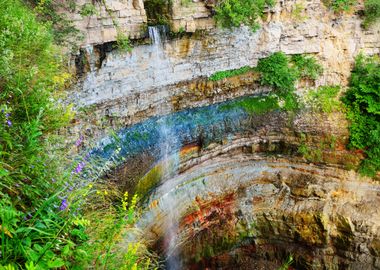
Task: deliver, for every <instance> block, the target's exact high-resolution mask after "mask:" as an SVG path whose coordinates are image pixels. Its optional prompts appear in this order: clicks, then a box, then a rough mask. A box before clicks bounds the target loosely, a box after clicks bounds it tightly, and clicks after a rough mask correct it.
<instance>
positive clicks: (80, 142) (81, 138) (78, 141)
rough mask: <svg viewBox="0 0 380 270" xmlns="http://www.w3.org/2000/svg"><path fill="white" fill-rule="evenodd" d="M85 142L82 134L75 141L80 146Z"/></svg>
mask: <svg viewBox="0 0 380 270" xmlns="http://www.w3.org/2000/svg"><path fill="white" fill-rule="evenodd" d="M82 142H83V136H82V135H80V137H79V139H78V140H77V141H76V142H75V146H76V147H79V146H80V145H81V144H82Z"/></svg>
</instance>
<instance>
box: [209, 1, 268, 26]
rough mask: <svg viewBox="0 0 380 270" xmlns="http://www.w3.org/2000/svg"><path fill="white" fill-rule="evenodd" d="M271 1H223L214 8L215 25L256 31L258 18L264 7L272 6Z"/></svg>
mask: <svg viewBox="0 0 380 270" xmlns="http://www.w3.org/2000/svg"><path fill="white" fill-rule="evenodd" d="M273 4H274V1H273V0H223V1H219V2H218V4H217V5H216V8H215V12H216V15H215V19H216V21H217V24H218V25H220V26H221V27H224V28H233V27H240V26H242V25H246V26H248V27H250V28H251V29H252V31H256V30H257V28H258V27H259V25H258V22H257V20H258V18H259V17H261V16H262V14H263V11H264V8H265V6H273Z"/></svg>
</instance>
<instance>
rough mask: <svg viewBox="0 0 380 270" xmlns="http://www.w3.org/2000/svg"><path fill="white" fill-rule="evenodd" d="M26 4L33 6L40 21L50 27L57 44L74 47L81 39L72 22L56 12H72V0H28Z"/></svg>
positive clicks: (73, 5)
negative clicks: (63, 10)
mask: <svg viewBox="0 0 380 270" xmlns="http://www.w3.org/2000/svg"><path fill="white" fill-rule="evenodd" d="M28 2H31V3H32V5H33V6H35V8H34V11H35V12H36V13H37V14H38V19H39V20H40V21H42V22H44V23H47V24H51V25H52V33H53V37H54V40H55V42H56V43H57V44H65V45H72V46H75V45H76V43H77V41H78V40H80V38H81V37H80V34H79V30H78V29H76V28H75V27H74V25H73V22H72V21H71V20H69V19H68V18H67V16H66V15H65V14H64V13H59V12H57V10H61V9H65V10H67V11H69V12H74V11H75V9H76V4H75V2H74V1H73V0H69V1H53V0H28Z"/></svg>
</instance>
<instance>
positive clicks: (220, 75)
mask: <svg viewBox="0 0 380 270" xmlns="http://www.w3.org/2000/svg"><path fill="white" fill-rule="evenodd" d="M252 70H253V69H252V68H251V67H249V66H245V67H241V68H239V69H232V70H226V71H218V72H216V73H214V74H212V75H211V76H210V77H209V80H210V81H219V80H222V79H225V78H230V77H233V76H237V75H241V74H245V73H247V72H250V71H252Z"/></svg>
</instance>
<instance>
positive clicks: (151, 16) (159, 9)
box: [144, 0, 172, 25]
mask: <svg viewBox="0 0 380 270" xmlns="http://www.w3.org/2000/svg"><path fill="white" fill-rule="evenodd" d="M171 6H172V2H171V0H146V1H144V7H145V10H146V13H147V17H148V24H149V25H169V19H170V9H171Z"/></svg>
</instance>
